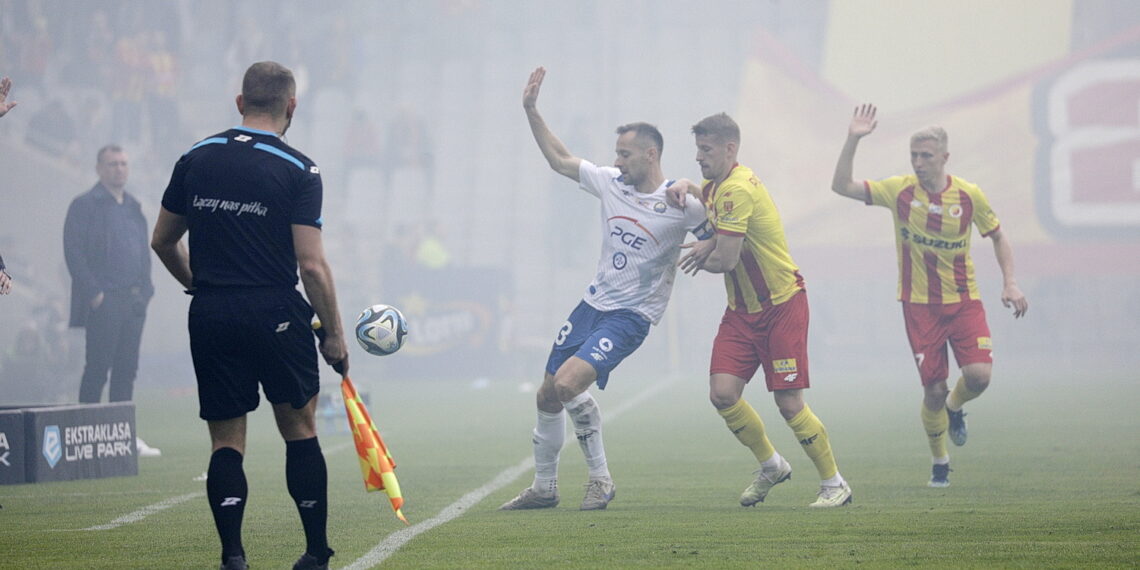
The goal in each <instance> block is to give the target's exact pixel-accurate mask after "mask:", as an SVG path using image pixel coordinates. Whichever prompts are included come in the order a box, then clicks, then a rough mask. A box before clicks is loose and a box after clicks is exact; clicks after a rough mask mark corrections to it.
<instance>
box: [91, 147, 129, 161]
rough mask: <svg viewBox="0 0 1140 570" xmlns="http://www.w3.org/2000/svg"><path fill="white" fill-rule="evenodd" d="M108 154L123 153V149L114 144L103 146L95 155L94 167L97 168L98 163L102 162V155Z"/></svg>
mask: <svg viewBox="0 0 1140 570" xmlns="http://www.w3.org/2000/svg"><path fill="white" fill-rule="evenodd" d="M108 152H123V147H121V146H119V145H117V144H115V143H111V144H107V145H103V148H101V149H99V152H97V153H95V165H96V166H98V165H99V163H100V162H103V155H105V154H107V153H108Z"/></svg>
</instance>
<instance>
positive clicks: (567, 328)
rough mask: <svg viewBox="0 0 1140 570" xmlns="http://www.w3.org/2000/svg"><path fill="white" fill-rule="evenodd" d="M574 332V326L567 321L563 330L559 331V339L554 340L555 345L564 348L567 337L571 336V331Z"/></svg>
mask: <svg viewBox="0 0 1140 570" xmlns="http://www.w3.org/2000/svg"><path fill="white" fill-rule="evenodd" d="M572 330H574V325H573V324H572V323H571V322H570V321H566V323H565V324H563V325H562V328H561V329H559V330H558V338H556V339H554V344H555V345H557V346H562V344H563V343H564V342H566V337H568V336H570V331H572Z"/></svg>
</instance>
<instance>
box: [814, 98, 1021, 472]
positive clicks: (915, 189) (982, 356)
mask: <svg viewBox="0 0 1140 570" xmlns="http://www.w3.org/2000/svg"><path fill="white" fill-rule="evenodd" d="M875 113H876V109H875V107H874V106H873V105H861V106H859V107H856V109H855V114H854V117H853V118H852V119H851V125H850V127H849V128H848V134H847V142H846V144H845V145H844V146H843V151H842V152H841V153H840V155H839V161H838V163H837V164H836V166H835V176H834V178H833V179H832V183H831V189H832V190H834V191H835V192H836V193H837V194H839V195H841V196H846V197H848V198H853V199H856V200H861V201H863V202H864V203H866V204H867V205H874V206H883V207H885V208H889V209H890V210H891V215H892V216H891V217H892V219H893V220H894V225H895V244H896V249H897V251H898V264H899V281H898V295H899V301H901V302H902V306H903V318H904V320H905V322H906V332H907V338H908V339H909V340H910V346H911V349H912V350H913V352H914V358H915V363H916V364H917V365H918V371H919V376H920V377H921V379H922V386H923V389H924V391H925V396H924V398H923V406H922V423H923V427H924V428H925V429H926V435H927V439H928V442H929V443H930V451H931V454H932V455H933V467H932V475H931V478H930V483H929V484H930V486H931V487H946V486H948V485H949V484H950V480H949V478H948V474H949V472H950V454H949V452H948V451H947V449H946V437H947V435H949V437H950V439H951V440H952V441H953V442H954V443H955V444H956V445H963V444H965V443H966V435H967V432H966V420H965V415H966V414H965V412H963V411H962V405H963V404H965V403H966V402H968V401H970V400H972V399H974V398H977V397H978V396H979V395H981V393H982V392H983V391H985V389H986V387H988V386H989V384H990V375H991V372H992V369H993V358H992V351H993V344H992V341H991V339H990V329H989V325H988V324H987V323H986V313H985V309H984V308H983V307H982V302H981V296H980V295H979V294H978V285H977V283H976V281H975V280H974V263H973V261H972V260H971V259H970V237H971V234H972V232H971V226H976V227H977V228H978V232H979V233H981V234H982V237H988V238H990V239H991V240H993V245H994V255H995V256H996V257H997V262H998V266H999V267H1001V272H1002V277H1003V280H1004V285H1003V287H1002V295H1001V301H1002V304H1003V305H1005V306H1006V307H1012V308H1013V316H1014V318H1020V317H1021V316H1023V315H1025V312H1026V310H1027V309H1028V308H1029V303H1028V302H1027V301H1026V300H1025V295H1024V294H1022V292H1021V289H1020V288H1019V287H1018V286H1017V279H1016V278H1014V275H1013V249H1012V247H1011V246H1010V243H1009V239H1008V238H1007V237H1006V236H1005V233H1004V232H1003V231H1002V228H1001V224H1000V223H999V222H998V219H997V216H996V215H995V214H994V212H993V210H992V209H991V208H990V204H989V201H987V200H986V196H985V194H983V193H982V191H981V189H979V188H978V187H977V186H976V185H974V184H971V183H969V182H967V181H965V180H963V179H961V178H958V177H956V176H950V175H948V174H946V161H947V160H948V159H949V158H950V153H949V148H948V145H947V136H946V131H945V130H943V129H942V128H941V127H927V128H925V129H923V130H920V131H918V132H916V133H914V134H913V135H912V136H911V139H910V162H911V167H912V168H913V169H914V174H912V175H906V176H894V177H891V178H886V179H884V180H878V181H870V180H868V181H862V182H856V181H855V180H854V178H853V177H852V171H853V169H854V162H855V150H856V148H857V147H858V144H859V140H860V139H862V138H863V137H865V136H867V135H869V134H871V132H873V131H874V130H875V126H876V125H877V124H878V122H877V121H876V120H875ZM947 344H949V345H950V347H951V348H952V349H953V351H954V358H955V360H956V361H957V363H958V366H959V367H961V369H962V376H960V377H959V378H958V382H957V384H956V385H955V386H954V389H953V391H951V390H949V388H948V386H947V383H946V380H947V379H948V377H949V363H948V361H947V350H946V345H947Z"/></svg>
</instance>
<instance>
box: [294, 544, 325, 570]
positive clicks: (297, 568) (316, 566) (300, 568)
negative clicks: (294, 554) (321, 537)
mask: <svg viewBox="0 0 1140 570" xmlns="http://www.w3.org/2000/svg"><path fill="white" fill-rule="evenodd" d="M333 554H335V553H334V552H333V550H332V549H331V548H330V549H329V555H328V556H327V557H325V561H324V562H321V561H320V559H318V558H317V557H316V556H313V555H312V554H309V553H308V552H306V553H304V554H302V555H301V557H300V558H298V559H297V561H296V562H294V563H293V570H329V558H332V555H333Z"/></svg>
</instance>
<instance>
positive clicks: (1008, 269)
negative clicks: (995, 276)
mask: <svg viewBox="0 0 1140 570" xmlns="http://www.w3.org/2000/svg"><path fill="white" fill-rule="evenodd" d="M990 239H992V240H993V241H994V257H997V262H998V267H1000V268H1001V277H1002V286H1001V304H1002V305H1004V306H1005V307H1006V308H1010V307H1012V308H1013V318H1015V319H1016V318H1021V317H1023V316H1025V313H1026V311H1028V310H1029V301H1027V300H1026V299H1025V294H1024V293H1022V292H1021V288H1020V287H1018V286H1017V278H1016V277H1014V276H1013V246H1012V245H1010V243H1009V238H1007V237H1006V236H1005V234H1004V233H1002V231H1001V230H1000V229H999V230H997V231H995V232H993V233H992V234H990Z"/></svg>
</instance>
